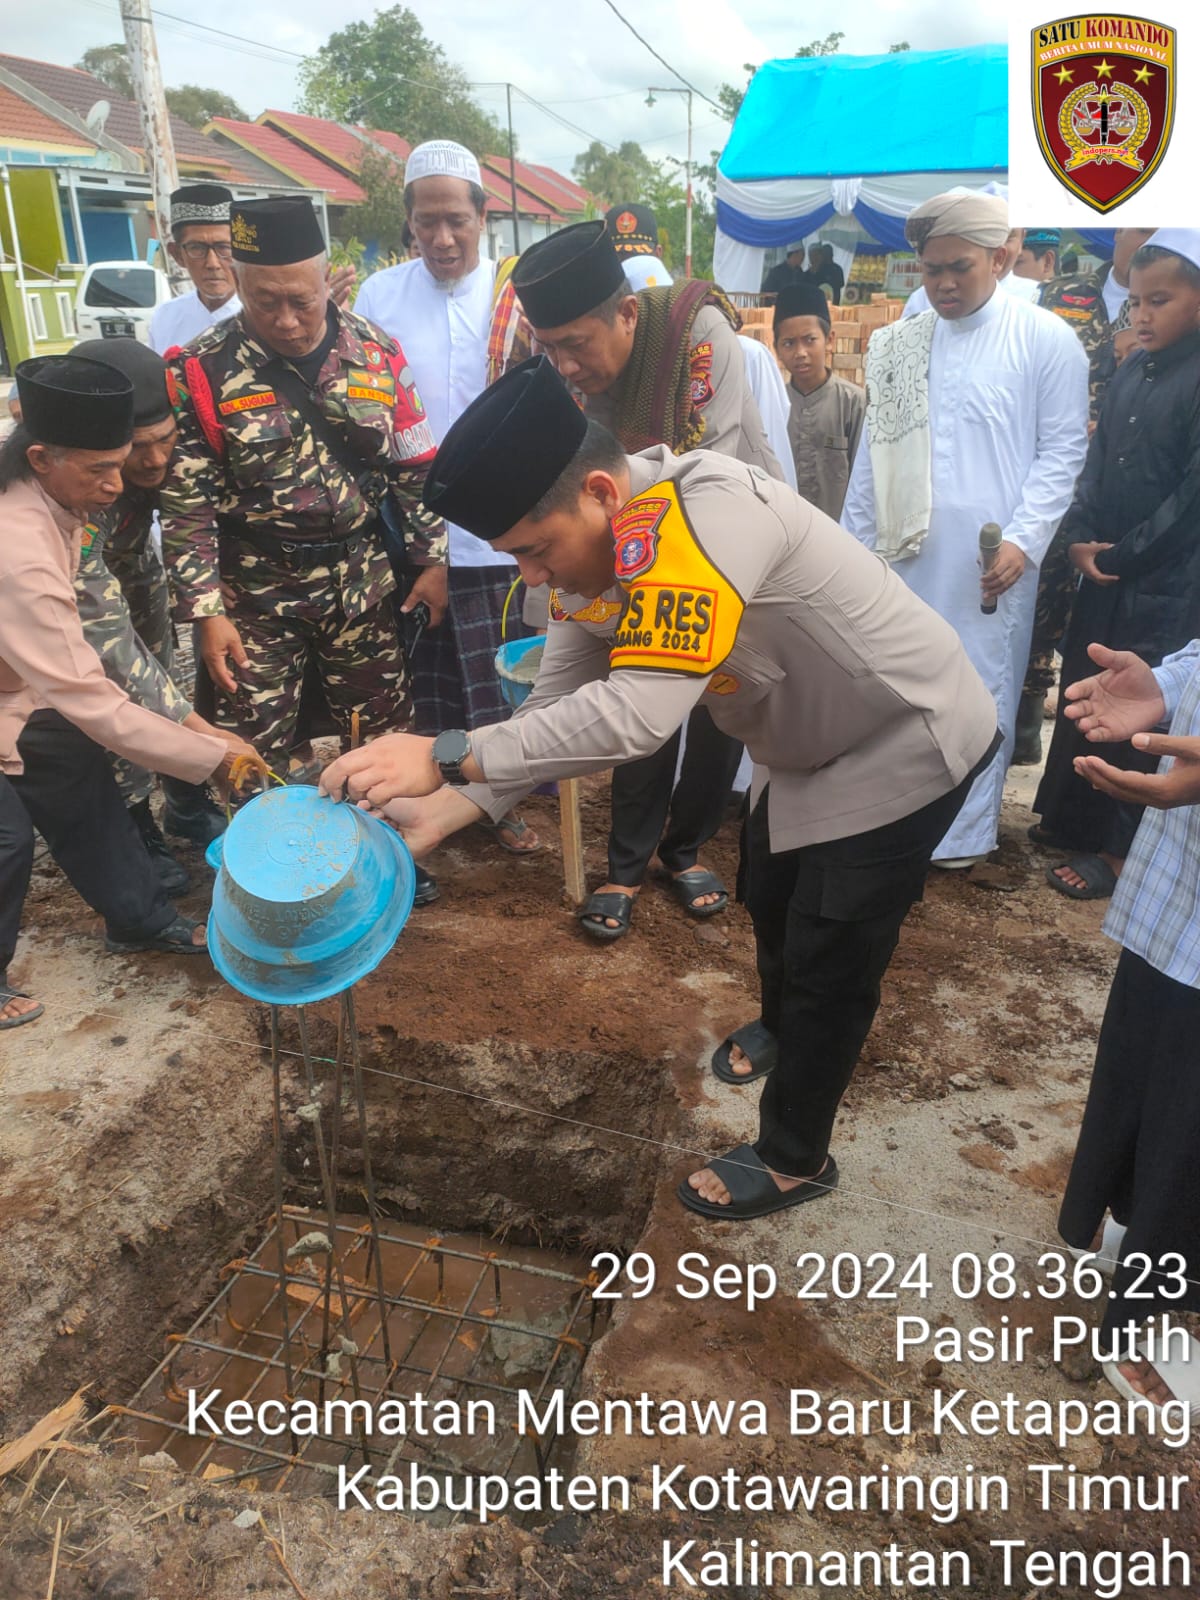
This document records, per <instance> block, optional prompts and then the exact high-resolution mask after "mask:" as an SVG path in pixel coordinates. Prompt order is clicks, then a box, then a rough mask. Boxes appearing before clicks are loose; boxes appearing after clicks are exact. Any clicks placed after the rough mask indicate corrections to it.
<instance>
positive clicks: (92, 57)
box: [75, 44, 133, 100]
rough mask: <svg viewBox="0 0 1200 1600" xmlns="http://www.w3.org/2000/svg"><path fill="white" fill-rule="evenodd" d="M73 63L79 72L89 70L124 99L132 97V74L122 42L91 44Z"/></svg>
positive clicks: (107, 87)
mask: <svg viewBox="0 0 1200 1600" xmlns="http://www.w3.org/2000/svg"><path fill="white" fill-rule="evenodd" d="M75 65H76V66H77V67H78V68H79V70H80V71H81V72H90V73H91V74H92V76H93V77H94V78H99V79H100V82H101V83H102V84H103V85H104V87H105V88H106V89H111V90H112V92H113V93H114V94H119V95H121V96H122V97H123V98H124V99H126V100H132V99H133V74H132V72H131V71H130V70H129V58H128V56H127V55H126V54H125V46H124V45H123V44H97V45H93V46H92V48H91V49H90V50H85V51H84V52H83V54H82V55H81V56H80V58H79V60H78V61H77V62H76V63H75Z"/></svg>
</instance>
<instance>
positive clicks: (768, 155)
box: [720, 44, 1008, 183]
mask: <svg viewBox="0 0 1200 1600" xmlns="http://www.w3.org/2000/svg"><path fill="white" fill-rule="evenodd" d="M720 165H721V171H722V173H724V175H725V176H726V177H727V178H729V179H730V180H731V181H732V182H734V183H751V182H755V181H756V180H758V179H762V178H797V177H800V178H817V177H824V178H865V177H868V176H871V175H873V174H876V173H885V172H968V171H969V172H998V171H1003V170H1006V169H1007V167H1008V51H1007V49H1006V47H1005V46H1004V45H1002V44H985V45H978V46H976V47H974V48H972V49H969V50H920V51H918V50H900V51H897V52H895V53H894V54H891V55H886V56H804V57H798V58H796V59H794V60H791V61H768V62H766V63H765V65H763V66H762V67H760V68H759V70H758V71H757V72H756V73H755V74H754V77H753V79H752V80H751V83H750V87H749V89H748V90H747V91H746V98H745V100H744V101H743V103H742V108H741V110H740V111H739V112H738V115H737V121H736V122H735V123H734V125H733V131H732V133H731V134H730V136H729V143H728V144H727V145H726V146H725V151H724V154H723V155H722V156H721V163H720Z"/></svg>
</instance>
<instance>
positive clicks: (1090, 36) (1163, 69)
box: [1033, 16, 1175, 212]
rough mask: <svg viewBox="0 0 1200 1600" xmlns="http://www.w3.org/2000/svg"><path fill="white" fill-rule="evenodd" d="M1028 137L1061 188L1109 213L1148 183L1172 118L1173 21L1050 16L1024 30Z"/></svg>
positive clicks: (1173, 79) (1173, 91) (1156, 165)
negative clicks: (1029, 50) (1032, 134)
mask: <svg viewBox="0 0 1200 1600" xmlns="http://www.w3.org/2000/svg"><path fill="white" fill-rule="evenodd" d="M1033 116H1034V123H1035V124H1036V127H1037V136H1038V144H1039V145H1040V146H1041V150H1042V154H1043V156H1045V158H1046V161H1047V163H1048V165H1049V167H1050V170H1051V171H1052V172H1053V173H1054V175H1055V177H1056V178H1058V179H1059V181H1060V182H1061V183H1062V185H1063V187H1064V188H1066V189H1069V190H1070V192H1071V193H1072V194H1073V195H1077V196H1078V198H1079V199H1080V200H1083V201H1085V202H1086V203H1087V204H1088V205H1089V206H1091V207H1092V209H1093V210H1094V211H1100V212H1105V211H1111V210H1112V209H1113V207H1114V206H1118V205H1120V203H1121V202H1122V200H1128V199H1129V197H1130V195H1132V194H1136V192H1137V191H1138V190H1139V189H1140V188H1141V187H1142V185H1143V184H1144V183H1146V182H1148V181H1149V179H1150V178H1151V177H1152V176H1153V174H1154V173H1155V171H1156V170H1157V168H1158V166H1159V163H1160V162H1161V161H1162V158H1163V156H1164V155H1165V154H1166V151H1167V144H1168V142H1169V140H1170V137H1171V128H1172V125H1173V123H1174V120H1175V29H1174V28H1168V27H1164V26H1163V24H1162V23H1159V22H1150V21H1148V20H1147V19H1146V18H1145V17H1124V16H1106V17H1088V16H1083V17H1060V18H1059V19H1058V21H1057V22H1048V23H1046V24H1045V25H1044V26H1043V27H1040V28H1035V29H1034V30H1033Z"/></svg>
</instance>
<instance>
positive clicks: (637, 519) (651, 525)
mask: <svg viewBox="0 0 1200 1600" xmlns="http://www.w3.org/2000/svg"><path fill="white" fill-rule="evenodd" d="M670 505H671V502H670V501H669V500H658V499H654V498H651V497H650V496H644V497H639V498H638V499H637V500H633V501H631V502H630V503H629V505H627V506H626V507H625V508H624V510H622V511H620V512H619V513H618V514H617V515H616V516H615V517H614V518H613V521H612V535H613V552H614V554H613V567H614V570H615V572H616V575H617V578H618V580H619V581H620V582H621V583H627V582H628V581H629V579H631V578H639V577H641V575H642V573H643V572H649V570H650V568H651V567H652V566H653V565H654V563H655V561H656V560H657V559H658V530H659V525H660V524H661V522H662V519H663V518H664V517H665V516H666V514H667V512H668V510H669V509H670Z"/></svg>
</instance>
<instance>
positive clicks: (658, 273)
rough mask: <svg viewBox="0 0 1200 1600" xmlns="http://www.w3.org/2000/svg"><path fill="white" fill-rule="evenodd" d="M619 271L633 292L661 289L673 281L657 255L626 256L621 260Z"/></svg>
mask: <svg viewBox="0 0 1200 1600" xmlns="http://www.w3.org/2000/svg"><path fill="white" fill-rule="evenodd" d="M621 271H622V272H623V273H624V274H625V282H626V283H627V284H628V285H629V287H630V288H631V289H632V290H633V292H634V294H637V292H638V291H639V290H640V289H662V288H665V287H669V286H670V285H671V284H672V283H674V282H675V279H674V278H673V277H672V276H671V274H670V273H669V272H668V271H667V269H666V267H665V266H663V264H662V262H661V261H660V260H659V258H658V257H657V256H627V257H626V258H625V259H624V260H623V261H622V262H621Z"/></svg>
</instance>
